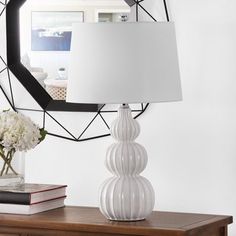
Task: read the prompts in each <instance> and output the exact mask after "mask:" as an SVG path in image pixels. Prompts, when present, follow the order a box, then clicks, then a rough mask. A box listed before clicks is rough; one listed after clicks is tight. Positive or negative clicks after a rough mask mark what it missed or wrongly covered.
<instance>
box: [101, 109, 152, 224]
mask: <svg viewBox="0 0 236 236" xmlns="http://www.w3.org/2000/svg"><path fill="white" fill-rule="evenodd" d="M139 133H140V128H139V124H138V123H137V121H136V120H134V119H133V118H132V114H131V110H130V108H129V107H128V106H121V107H120V108H119V111H118V118H117V119H116V120H115V121H114V122H113V124H112V126H111V135H112V136H113V137H114V138H115V139H116V140H117V141H118V142H117V143H115V144H112V145H111V146H110V147H109V148H108V151H107V156H106V167H107V168H108V170H109V171H110V172H111V173H112V174H114V177H112V178H110V179H108V180H106V181H105V182H104V183H103V185H102V186H101V189H100V211H101V212H102V214H103V215H104V216H105V217H106V218H107V219H110V220H117V221H138V220H143V219H145V218H146V217H147V216H148V215H149V214H150V213H151V212H152V210H153V207H154V203H155V194H154V190H153V188H152V185H151V183H150V182H149V181H148V180H147V179H146V178H144V177H142V176H140V173H141V172H142V171H143V170H144V169H145V167H146V165H147V159H148V158H147V153H146V150H145V149H144V147H143V146H141V145H140V144H138V143H135V142H134V140H135V139H136V138H137V137H138V135H139Z"/></svg>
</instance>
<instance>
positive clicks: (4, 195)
mask: <svg viewBox="0 0 236 236" xmlns="http://www.w3.org/2000/svg"><path fill="white" fill-rule="evenodd" d="M30 199H31V197H30V193H11V192H0V203H8V204H21V205H30V204H31V201H30Z"/></svg>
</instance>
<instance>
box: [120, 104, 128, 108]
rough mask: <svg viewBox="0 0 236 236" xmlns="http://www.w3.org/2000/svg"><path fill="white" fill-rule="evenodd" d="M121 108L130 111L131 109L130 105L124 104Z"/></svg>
mask: <svg viewBox="0 0 236 236" xmlns="http://www.w3.org/2000/svg"><path fill="white" fill-rule="evenodd" d="M120 108H122V109H128V108H129V104H125V103H123V104H122V105H121V106H120Z"/></svg>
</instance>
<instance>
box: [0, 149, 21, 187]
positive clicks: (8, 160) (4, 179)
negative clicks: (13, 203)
mask: <svg viewBox="0 0 236 236" xmlns="http://www.w3.org/2000/svg"><path fill="white" fill-rule="evenodd" d="M24 181H25V152H14V151H2V152H1V155H0V187H4V186H11V187H14V186H19V185H21V184H23V183H24Z"/></svg>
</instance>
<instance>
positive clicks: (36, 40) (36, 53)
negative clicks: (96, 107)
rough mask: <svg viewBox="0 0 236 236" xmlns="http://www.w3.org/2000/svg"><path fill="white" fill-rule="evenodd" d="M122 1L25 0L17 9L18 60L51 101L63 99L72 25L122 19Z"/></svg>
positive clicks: (124, 13)
mask: <svg viewBox="0 0 236 236" xmlns="http://www.w3.org/2000/svg"><path fill="white" fill-rule="evenodd" d="M130 11H131V9H130V6H129V5H128V4H127V3H126V2H125V1H124V0H86V1H83V0H47V1H38V0H27V1H25V3H24V4H23V5H22V6H21V8H20V57H21V63H22V64H23V65H24V67H25V68H27V70H28V71H29V72H30V73H31V75H32V79H36V80H37V81H38V83H39V84H40V85H41V86H42V88H44V89H45V90H46V92H47V93H48V94H49V95H50V96H51V97H52V99H53V100H65V98H66V88H67V74H68V73H67V72H68V68H69V63H68V62H69V54H70V43H71V34H72V24H73V23H77V22H101V23H104V22H105V23H106V22H124V21H127V20H128V19H129V14H130Z"/></svg>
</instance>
